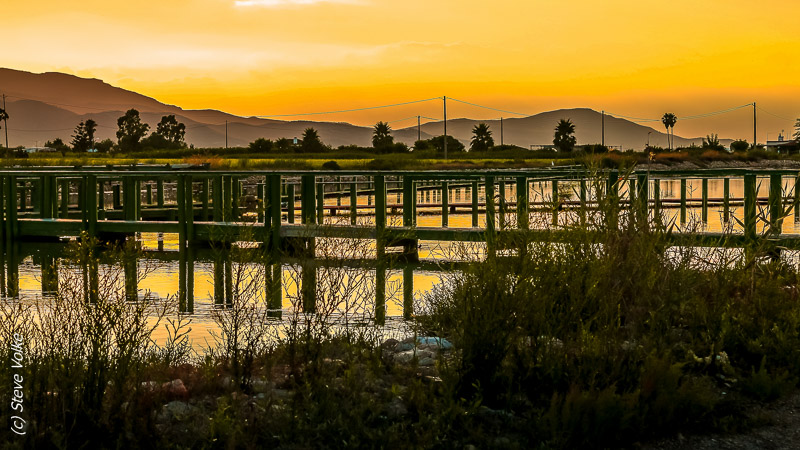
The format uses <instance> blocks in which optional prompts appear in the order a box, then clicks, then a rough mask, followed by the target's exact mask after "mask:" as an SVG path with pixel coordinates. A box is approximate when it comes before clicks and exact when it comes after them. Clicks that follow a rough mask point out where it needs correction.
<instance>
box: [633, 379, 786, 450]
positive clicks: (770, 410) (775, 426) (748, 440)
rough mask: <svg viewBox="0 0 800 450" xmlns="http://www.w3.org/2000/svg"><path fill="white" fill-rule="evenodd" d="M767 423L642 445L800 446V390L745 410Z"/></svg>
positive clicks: (673, 448)
mask: <svg viewBox="0 0 800 450" xmlns="http://www.w3.org/2000/svg"><path fill="white" fill-rule="evenodd" d="M747 415H748V416H750V417H751V418H754V419H756V420H757V421H759V422H761V423H765V424H766V425H764V426H760V427H755V428H752V429H750V430H748V431H746V432H743V433H737V434H725V435H720V434H708V435H691V436H689V435H687V436H684V435H680V434H679V435H678V436H674V437H671V438H668V439H662V440H659V441H656V442H651V443H648V444H646V445H642V446H641V447H640V448H642V449H645V450H684V449H685V450H689V449H692V450H706V449H708V450H711V449H714V450H716V449H723V450H734V449H735V450H762V449H764V450H778V449H780V450H784V449H786V450H789V449H800V393H795V394H793V395H792V396H790V397H787V398H785V399H781V400H778V401H775V402H774V403H769V404H766V405H755V406H754V407H753V408H751V409H750V411H748V413H747Z"/></svg>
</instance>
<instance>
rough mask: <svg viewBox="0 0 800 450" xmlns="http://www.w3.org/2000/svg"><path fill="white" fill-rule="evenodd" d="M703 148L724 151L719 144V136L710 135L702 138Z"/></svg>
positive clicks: (722, 146)
mask: <svg viewBox="0 0 800 450" xmlns="http://www.w3.org/2000/svg"><path fill="white" fill-rule="evenodd" d="M702 147H703V148H705V149H710V150H725V146H724V145H722V144H720V143H719V135H718V134H715V133H711V134H709V135H706V137H705V138H703V145H702Z"/></svg>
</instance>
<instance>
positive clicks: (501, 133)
mask: <svg viewBox="0 0 800 450" xmlns="http://www.w3.org/2000/svg"><path fill="white" fill-rule="evenodd" d="M500 146H501V147H502V146H503V118H502V117H501V118H500Z"/></svg>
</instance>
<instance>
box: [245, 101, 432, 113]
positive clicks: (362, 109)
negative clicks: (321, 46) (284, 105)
mask: <svg viewBox="0 0 800 450" xmlns="http://www.w3.org/2000/svg"><path fill="white" fill-rule="evenodd" d="M431 100H441V97H433V98H426V99H423V100H414V101H411V102H403V103H393V104H391V105H380V106H367V107H364V108H354V109H340V110H336V111H321V112H309V113H298V114H268V115H256V116H252V117H296V116H317V115H322V114H339V113H346V112H356V111H367V110H370V109H380V108H391V107H394V106H403V105H411V104H414V103H422V102H429V101H431Z"/></svg>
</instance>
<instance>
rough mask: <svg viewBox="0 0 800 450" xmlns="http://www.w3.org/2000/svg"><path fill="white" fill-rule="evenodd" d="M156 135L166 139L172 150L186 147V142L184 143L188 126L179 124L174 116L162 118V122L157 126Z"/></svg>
mask: <svg viewBox="0 0 800 450" xmlns="http://www.w3.org/2000/svg"><path fill="white" fill-rule="evenodd" d="M156 134H158V135H160V136H162V137H163V138H164V139H166V141H167V142H169V144H170V147H171V148H184V147H186V142H185V141H184V137H185V136H186V125H184V124H182V123H180V122H178V119H176V118H175V115H174V114H170V115H168V116H164V117H162V118H161V122H159V123H158V125H156Z"/></svg>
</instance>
